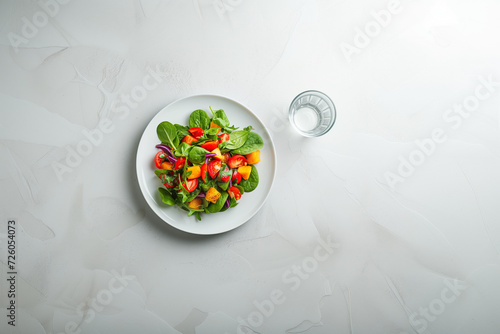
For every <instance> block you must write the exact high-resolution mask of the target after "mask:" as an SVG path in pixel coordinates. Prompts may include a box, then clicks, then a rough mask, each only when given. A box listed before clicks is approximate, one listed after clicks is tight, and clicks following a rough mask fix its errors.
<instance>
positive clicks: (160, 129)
mask: <svg viewBox="0 0 500 334" xmlns="http://www.w3.org/2000/svg"><path fill="white" fill-rule="evenodd" d="M156 134H157V135H158V138H159V139H160V141H161V142H162V143H163V144H166V145H170V147H172V148H173V149H176V148H177V145H179V138H178V137H177V129H176V127H175V126H174V125H173V124H172V123H170V122H167V121H165V122H161V123H160V124H158V126H157V127H156Z"/></svg>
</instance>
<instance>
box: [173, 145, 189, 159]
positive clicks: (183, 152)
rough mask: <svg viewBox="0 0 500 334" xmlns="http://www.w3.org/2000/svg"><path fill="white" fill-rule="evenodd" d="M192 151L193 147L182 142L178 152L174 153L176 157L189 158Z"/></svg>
mask: <svg viewBox="0 0 500 334" xmlns="http://www.w3.org/2000/svg"><path fill="white" fill-rule="evenodd" d="M191 150H192V147H191V146H190V145H189V144H188V143H185V142H182V143H181V144H180V145H179V147H178V148H177V150H175V151H174V155H175V156H176V157H186V158H187V157H188V156H189V152H190V151H191Z"/></svg>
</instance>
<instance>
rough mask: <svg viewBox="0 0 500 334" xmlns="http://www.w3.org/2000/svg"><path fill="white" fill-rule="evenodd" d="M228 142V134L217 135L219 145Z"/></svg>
mask: <svg viewBox="0 0 500 334" xmlns="http://www.w3.org/2000/svg"><path fill="white" fill-rule="evenodd" d="M228 140H229V134H227V133H223V134H221V135H219V143H223V142H225V141H228Z"/></svg>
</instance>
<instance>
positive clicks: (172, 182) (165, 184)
mask: <svg viewBox="0 0 500 334" xmlns="http://www.w3.org/2000/svg"><path fill="white" fill-rule="evenodd" d="M162 180H163V181H165V178H162ZM175 184H176V182H175V179H174V180H171V182H169V181H165V182H164V183H163V185H164V186H165V187H167V188H173V187H175Z"/></svg>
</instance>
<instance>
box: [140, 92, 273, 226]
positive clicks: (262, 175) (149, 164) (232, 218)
mask: <svg viewBox="0 0 500 334" xmlns="http://www.w3.org/2000/svg"><path fill="white" fill-rule="evenodd" d="M210 107H212V109H213V110H218V109H223V110H224V111H225V113H226V115H227V117H228V118H229V121H230V123H231V125H234V126H236V127H239V128H240V129H243V128H244V127H246V126H249V125H251V126H252V127H253V128H254V129H255V132H256V133H258V134H259V135H260V136H261V137H262V139H263V141H264V148H263V149H262V150H261V151H260V157H261V161H260V162H259V163H258V164H257V165H255V166H256V167H257V170H258V172H259V185H258V187H257V188H256V189H255V190H254V191H252V192H250V193H244V194H243V196H241V199H240V200H239V201H238V202H239V204H238V205H237V206H236V207H234V208H231V209H229V210H227V211H224V212H218V213H210V214H205V213H202V214H201V221H198V220H196V218H195V217H194V215H193V216H191V217H188V216H187V212H186V211H184V210H182V209H181V208H179V207H177V206H168V205H166V204H163V202H162V201H161V199H160V195H159V194H158V188H159V187H161V186H162V184H161V182H160V180H159V179H158V177H157V176H156V175H155V173H154V170H155V169H156V167H155V165H154V162H153V158H154V156H155V154H156V152H158V149H157V148H155V146H156V145H157V144H159V143H160V141H159V139H158V136H157V134H156V127H157V126H158V124H160V123H161V122H163V121H169V122H171V123H172V124H175V123H177V124H182V125H187V124H188V119H189V115H190V114H191V112H193V111H194V110H196V109H203V110H205V111H207V113H208V114H209V115H211V112H210ZM136 169H137V178H138V181H139V187H140V188H141V191H142V194H143V195H144V198H145V199H146V202H147V203H148V204H149V206H150V207H151V209H152V210H153V211H154V212H155V213H156V214H157V215H158V216H159V217H160V218H161V219H163V220H164V221H165V222H167V223H168V224H170V225H172V226H173V227H175V228H177V229H179V230H182V231H185V232H189V233H193V234H204V235H207V234H218V233H223V232H227V231H230V230H232V229H234V228H236V227H238V226H240V225H242V224H244V223H245V222H247V221H248V220H249V219H250V218H252V217H253V216H254V215H255V214H256V213H257V211H259V209H260V208H261V207H262V205H263V204H264V202H265V201H266V199H267V197H268V195H269V193H270V191H271V188H272V185H273V181H274V177H275V175H276V152H275V149H274V144H273V142H272V139H271V136H270V135H269V132H268V131H267V129H266V127H265V126H264V124H263V123H262V122H261V121H260V119H259V118H258V117H257V116H256V115H255V114H254V113H252V112H251V111H250V110H249V109H248V108H246V107H245V106H243V105H241V104H240V103H238V102H236V101H233V100H231V99H228V98H226V97H222V96H217V95H195V96H190V97H186V98H183V99H180V100H177V101H175V102H173V103H171V104H169V105H168V106H166V107H165V108H163V109H162V110H160V112H158V114H156V116H155V117H153V119H152V120H151V122H149V124H148V126H147V127H146V130H144V133H143V135H142V137H141V140H140V142H139V147H138V149H137V161H136Z"/></svg>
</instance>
